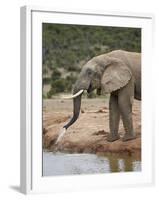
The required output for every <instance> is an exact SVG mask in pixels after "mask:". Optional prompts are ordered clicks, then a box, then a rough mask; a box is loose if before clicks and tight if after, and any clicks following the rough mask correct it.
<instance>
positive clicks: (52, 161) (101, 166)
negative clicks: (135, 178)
mask: <svg viewBox="0 0 159 200" xmlns="http://www.w3.org/2000/svg"><path fill="white" fill-rule="evenodd" d="M124 171H125V172H126V171H141V161H140V160H139V159H138V158H136V157H135V156H128V155H125V154H105V155H102V156H99V155H95V154H85V153H82V154H68V153H52V152H43V176H55V175H73V174H97V173H111V172H124Z"/></svg>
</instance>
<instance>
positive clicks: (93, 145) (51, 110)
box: [43, 99, 141, 154]
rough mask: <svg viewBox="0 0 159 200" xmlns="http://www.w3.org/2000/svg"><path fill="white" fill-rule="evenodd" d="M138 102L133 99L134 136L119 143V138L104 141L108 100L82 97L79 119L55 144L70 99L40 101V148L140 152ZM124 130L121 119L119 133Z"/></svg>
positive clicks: (95, 151)
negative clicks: (41, 122) (41, 120)
mask: <svg viewBox="0 0 159 200" xmlns="http://www.w3.org/2000/svg"><path fill="white" fill-rule="evenodd" d="M140 104H141V102H140V101H134V105H133V123H134V130H135V132H136V135H137V138H136V139H134V140H131V141H127V142H123V141H122V140H121V139H120V140H117V141H115V142H108V141H107V135H108V133H109V110H108V99H107V100H105V99H84V100H83V102H82V109H81V114H80V117H79V119H78V120H77V122H76V123H75V124H73V125H72V126H71V127H70V128H69V129H68V130H67V132H66V134H65V135H64V137H63V138H62V140H61V141H60V142H59V143H58V145H55V142H56V139H57V137H58V135H59V133H60V130H61V128H62V127H63V125H65V124H66V123H67V122H68V121H69V119H70V117H71V116H72V101H71V100H64V101H63V100H58V99H52V100H44V102H43V148H45V149H47V150H49V151H62V152H69V153H107V152H110V153H128V154H133V153H137V154H141V112H140V106H141V105H140ZM123 133H124V129H123V125H122V122H120V126H119V134H120V136H121V137H122V136H123Z"/></svg>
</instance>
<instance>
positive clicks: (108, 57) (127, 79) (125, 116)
mask: <svg viewBox="0 0 159 200" xmlns="http://www.w3.org/2000/svg"><path fill="white" fill-rule="evenodd" d="M81 89H84V90H87V92H88V93H90V92H92V91H93V90H94V89H97V90H98V91H100V90H101V91H102V93H103V94H107V93H110V100H109V126H110V134H109V135H108V138H107V140H108V141H110V142H113V141H115V140H118V139H119V138H120V137H119V135H118V129H119V120H120V117H121V118H122V121H123V125H124V128H125V136H124V137H123V139H122V140H123V141H127V140H131V139H134V138H135V133H134V129H133V121H132V104H133V99H134V98H135V99H137V100H141V55H140V53H135V52H127V51H122V50H116V51H112V52H110V53H107V54H103V55H99V56H96V57H94V58H92V59H91V60H89V61H88V62H87V63H86V64H85V65H84V66H83V68H82V71H81V73H80V74H79V77H78V80H77V81H76V83H75V86H74V89H73V94H75V93H77V92H78V91H79V90H81ZM81 96H82V94H81V95H80V96H78V97H76V98H75V99H74V100H73V117H72V119H71V120H70V121H69V122H68V124H66V125H65V126H64V127H65V128H66V129H67V128H68V127H69V126H71V125H72V124H73V123H74V122H75V121H76V120H77V118H78V116H79V113H80V107H81Z"/></svg>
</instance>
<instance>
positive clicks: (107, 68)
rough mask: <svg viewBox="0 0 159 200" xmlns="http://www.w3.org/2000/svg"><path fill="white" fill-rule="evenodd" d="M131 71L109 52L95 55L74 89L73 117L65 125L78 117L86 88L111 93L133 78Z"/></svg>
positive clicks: (88, 90)
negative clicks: (109, 54)
mask: <svg viewBox="0 0 159 200" xmlns="http://www.w3.org/2000/svg"><path fill="white" fill-rule="evenodd" d="M131 76H132V74H131V71H130V69H129V68H128V66H127V65H126V64H125V63H124V62H123V61H122V60H121V59H119V58H114V57H112V56H108V55H107V54H104V55H100V56H97V57H94V58H93V59H91V60H90V61H88V62H87V63H86V64H85V65H84V66H83V68H82V71H81V73H80V74H79V77H78V79H77V81H76V83H75V86H74V89H73V96H72V98H73V117H72V119H71V120H70V121H69V122H68V124H66V125H65V126H64V128H66V129H67V128H68V127H69V126H71V125H72V124H73V123H74V122H75V121H76V120H77V118H78V116H79V113H80V107H81V97H82V93H83V91H84V90H86V91H87V92H88V93H90V92H92V91H93V90H94V89H97V90H102V92H103V93H111V92H113V91H116V90H118V89H120V88H122V87H124V86H125V85H126V84H127V83H128V82H129V80H130V79H131Z"/></svg>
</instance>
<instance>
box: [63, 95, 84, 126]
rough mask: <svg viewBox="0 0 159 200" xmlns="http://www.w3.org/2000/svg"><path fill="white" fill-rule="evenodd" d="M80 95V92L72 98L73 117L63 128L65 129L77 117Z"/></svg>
mask: <svg viewBox="0 0 159 200" xmlns="http://www.w3.org/2000/svg"><path fill="white" fill-rule="evenodd" d="M81 97H82V94H80V95H79V96H77V97H76V98H74V99H73V117H72V119H71V120H70V121H69V122H68V123H67V124H66V125H65V126H64V127H63V128H66V129H67V128H68V127H69V126H71V125H72V124H73V123H74V122H75V121H76V120H77V119H78V116H79V113H80V108H81Z"/></svg>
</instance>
